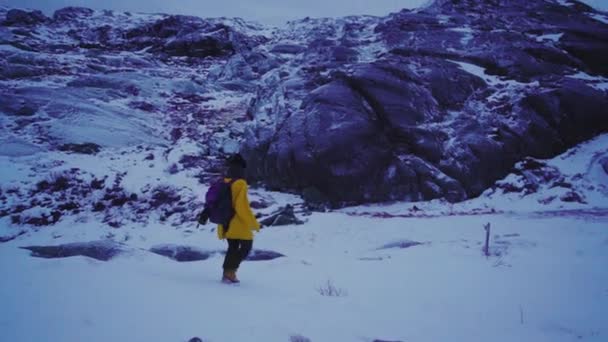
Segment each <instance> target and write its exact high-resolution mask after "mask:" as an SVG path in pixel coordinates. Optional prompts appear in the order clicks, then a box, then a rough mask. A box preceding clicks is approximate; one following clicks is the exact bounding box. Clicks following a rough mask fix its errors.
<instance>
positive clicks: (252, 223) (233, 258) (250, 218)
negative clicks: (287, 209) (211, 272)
mask: <svg viewBox="0 0 608 342" xmlns="http://www.w3.org/2000/svg"><path fill="white" fill-rule="evenodd" d="M227 167H228V170H227V172H226V177H225V178H224V182H225V183H230V189H231V193H232V206H233V208H234V216H233V217H232V219H231V220H230V223H229V224H228V227H227V228H228V229H226V228H225V227H224V226H223V225H221V224H219V225H218V228H217V235H218V238H219V239H220V240H223V239H226V240H227V241H228V251H227V252H226V257H225V259H224V265H223V268H224V274H223V276H222V282H224V283H238V282H239V280H238V278H237V277H236V272H237V270H238V268H239V265H240V264H241V261H243V259H245V258H246V257H247V255H248V254H249V252H250V251H251V247H252V245H253V232H252V230H254V229H255V230H256V231H259V230H260V224H259V223H258V221H257V219H256V218H255V216H254V215H253V212H252V211H251V207H250V206H249V199H248V198H247V181H246V180H245V168H246V167H247V163H246V162H245V159H243V157H242V156H241V155H240V154H238V153H237V154H235V155H233V156H232V157H230V158H229V159H228V162H227Z"/></svg>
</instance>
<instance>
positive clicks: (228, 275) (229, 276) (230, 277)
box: [222, 270, 239, 284]
mask: <svg viewBox="0 0 608 342" xmlns="http://www.w3.org/2000/svg"><path fill="white" fill-rule="evenodd" d="M222 283H225V284H236V283H239V280H238V279H237V278H236V271H233V270H225V271H224V275H223V276H222Z"/></svg>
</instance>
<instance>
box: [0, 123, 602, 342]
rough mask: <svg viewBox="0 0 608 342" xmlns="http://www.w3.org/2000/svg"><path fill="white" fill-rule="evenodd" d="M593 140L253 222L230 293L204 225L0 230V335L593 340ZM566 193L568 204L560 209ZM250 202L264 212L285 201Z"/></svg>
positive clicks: (70, 224)
mask: <svg viewBox="0 0 608 342" xmlns="http://www.w3.org/2000/svg"><path fill="white" fill-rule="evenodd" d="M607 140H608V136H606V135H603V136H601V137H599V138H597V139H595V140H593V141H591V142H589V143H586V144H583V145H581V146H579V147H577V148H575V149H573V150H571V151H569V152H567V153H565V154H564V155H561V156H559V157H557V158H555V159H551V160H546V161H542V160H539V161H536V163H537V164H535V165H544V166H543V167H542V168H538V167H534V168H530V167H528V168H525V167H521V168H518V170H524V171H518V173H517V174H513V175H510V176H508V177H507V178H505V179H504V180H502V181H500V182H498V184H499V185H497V187H496V189H495V190H493V191H488V192H487V193H484V195H483V196H482V197H480V198H478V199H474V200H471V201H467V202H463V203H460V204H456V205H450V204H447V203H441V202H428V203H416V204H415V206H416V208H414V207H413V205H414V204H411V203H410V204H408V203H395V204H393V205H382V206H378V205H374V206H365V207H357V208H346V209H343V210H342V211H337V212H329V213H312V214H311V215H310V216H307V217H306V223H305V224H303V225H288V226H279V227H266V228H264V229H262V231H261V232H260V233H259V234H258V235H257V236H256V240H255V243H254V250H255V252H254V253H253V254H252V256H251V258H252V260H251V261H246V262H245V264H244V265H243V267H242V270H241V271H240V273H241V280H242V284H241V285H240V286H236V287H234V286H228V285H223V284H221V283H220V282H219V276H220V265H221V262H222V256H221V252H222V251H223V250H224V248H225V247H224V243H223V242H221V241H219V240H217V239H216V237H215V233H214V232H213V229H212V227H210V226H205V227H202V228H201V229H196V228H195V226H194V223H193V222H185V223H182V224H180V225H177V226H176V227H172V226H171V225H169V224H168V223H166V222H161V221H158V220H155V222H153V223H148V224H138V223H128V224H125V225H124V226H121V227H120V228H118V229H117V228H113V227H111V226H108V225H107V224H104V223H103V222H102V221H101V220H100V218H99V217H96V216H95V215H90V214H88V213H87V214H81V215H79V216H75V217H70V218H68V219H62V220H61V221H60V222H58V223H57V224H54V225H52V226H48V227H44V228H41V229H37V230H30V229H28V230H23V228H20V227H19V226H15V225H11V224H8V222H6V221H3V224H2V227H1V229H2V230H1V231H0V232H1V233H0V235H1V236H3V239H4V240H8V239H9V238H7V237H10V236H14V237H15V238H14V239H13V240H10V241H7V242H5V243H2V244H0V269H1V270H2V271H3V273H4V274H5V275H7V276H6V277H4V278H3V281H2V282H1V283H0V300H1V301H2V303H3V311H2V312H3V314H2V316H0V326H2V330H3V336H4V337H5V338H6V339H7V340H10V341H39V340H48V341H83V340H87V341H108V340H115V341H127V340H128V341H144V340H145V341H188V340H189V339H190V338H192V337H195V336H196V337H200V338H201V339H202V340H203V341H242V340H254V341H308V340H310V341H370V342H371V341H412V340H414V341H448V340H451V341H486V340H492V341H575V340H576V341H578V340H583V341H598V342H599V341H605V340H606V338H607V337H608V330H606V327H607V326H608V325H607V324H606V323H607V321H606V317H607V314H608V311H607V309H606V308H607V307H608V287H606V284H608V272H607V271H606V267H605V266H606V263H607V262H608V254H607V253H606V250H607V248H608V231H607V230H606V229H605V228H606V225H607V224H608V208H607V207H606V203H608V201H607V200H606V196H608V194H607V188H606V184H607V183H606V182H605V180H606V177H607V174H606V171H605V169H604V168H605V166H604V165H606V161H605V160H606V155H607V154H608V150H607V149H606V146H608V144H606V141H607ZM116 162H117V163H118V161H116ZM124 163H125V164H126V165H125V167H126V166H127V165H129V160H124ZM528 163H531V162H530V161H528ZM85 164H86V163H85ZM104 164H105V163H104ZM5 165H6V164H5ZM108 165H112V164H111V163H108ZM3 167H5V166H4V165H3ZM17 168H18V167H17ZM540 169H543V170H545V171H547V170H548V171H547V172H545V173H543V174H546V175H550V177H545V178H544V181H538V182H537V183H535V184H536V186H535V187H534V188H535V189H536V190H535V191H531V192H529V193H526V190H522V191H521V192H516V191H514V190H513V189H515V187H520V188H522V189H527V188H526V187H525V183H524V180H526V179H529V178H530V177H533V176H534V177H538V172H537V171H539V170H540ZM602 172H603V173H602ZM555 174H559V175H560V176H559V177H555V176H554V175H555ZM141 176H142V177H141V179H140V181H143V180H144V179H146V174H145V173H142V174H141ZM152 177H154V176H153V175H152ZM534 179H536V178H534ZM557 180H559V182H560V184H561V185H557V186H555V183H554V182H555V181H557ZM134 181H135V180H134ZM173 181H174V182H176V183H178V182H184V183H183V184H187V183H186V182H185V180H180V179H173ZM129 183H130V182H129ZM566 183H568V184H569V185H565V184H566ZM506 184H512V187H511V186H509V187H507V186H505V185H506ZM504 189H509V191H508V192H507V193H506V194H503V193H502V192H504ZM570 192H575V193H577V194H578V195H577V196H578V197H576V198H579V197H580V198H582V199H583V201H579V202H576V201H574V202H573V201H570V200H568V198H570V197H572V196H568V195H567V194H568V193H570ZM254 193H255V194H254V195H253V196H252V197H253V198H254V199H256V200H259V199H262V198H263V199H266V200H271V201H275V202H276V204H278V205H283V204H286V203H292V204H295V205H297V204H298V202H299V200H298V198H297V197H294V196H288V195H282V194H278V193H270V192H265V191H261V190H256V191H254ZM547 197H555V199H554V200H553V201H547V200H546V198H547ZM486 223H490V232H491V234H490V244H489V255H490V256H488V257H485V256H484V253H483V244H484V238H485V231H484V228H483V226H484V225H485V224H486ZM21 231H23V233H20V232H21ZM71 243H76V244H71ZM45 246H46V247H45ZM53 246H63V247H61V248H57V247H53ZM24 247H26V248H28V249H30V250H31V251H33V252H32V254H31V255H32V256H30V251H28V250H25V249H23V248H24ZM36 255H37V256H45V257H50V258H52V259H44V258H36V257H33V256H36ZM70 255H75V256H73V257H69V258H59V259H57V257H61V256H64V257H65V256H70ZM78 255H86V256H78ZM165 256H170V258H167V257H165ZM172 258H173V259H172ZM177 260H180V261H189V262H178V261H177ZM191 260H194V261H191ZM196 260H198V261H196ZM225 317H229V318H225ZM234 322H238V323H234ZM32 324H35V327H36V328H35V329H32ZM235 324H236V325H235Z"/></svg>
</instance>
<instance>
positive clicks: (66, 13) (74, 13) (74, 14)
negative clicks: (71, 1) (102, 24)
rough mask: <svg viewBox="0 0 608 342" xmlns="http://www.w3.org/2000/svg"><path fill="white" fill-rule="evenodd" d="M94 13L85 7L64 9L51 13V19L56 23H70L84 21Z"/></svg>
mask: <svg viewBox="0 0 608 342" xmlns="http://www.w3.org/2000/svg"><path fill="white" fill-rule="evenodd" d="M93 13H94V11H93V10H92V9H90V8H85V7H64V8H62V9H58V10H56V11H55V13H53V19H54V20H56V21H70V20H74V19H84V18H87V17H90V16H91V15H93Z"/></svg>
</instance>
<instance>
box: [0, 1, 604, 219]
mask: <svg viewBox="0 0 608 342" xmlns="http://www.w3.org/2000/svg"><path fill="white" fill-rule="evenodd" d="M0 22H1V23H0V89H1V93H0V113H2V115H1V116H0V125H1V126H2V136H0V140H1V144H2V146H3V147H2V149H1V150H2V151H0V154H1V155H3V156H7V157H11V156H27V155H33V154H35V153H39V152H41V151H50V152H52V153H59V154H61V153H64V154H65V153H92V154H95V153H99V151H102V152H103V151H110V150H120V151H121V153H122V154H129V155H133V156H136V157H137V159H138V160H140V161H141V160H146V159H144V158H148V156H149V155H152V157H151V158H152V160H153V159H154V156H155V155H157V156H158V155H162V156H164V157H165V158H169V159H171V158H173V159H175V163H174V164H173V166H172V169H171V170H170V171H171V173H172V174H173V173H179V172H182V171H188V170H189V171H190V172H191V173H190V175H194V174H199V173H200V172H204V173H206V174H213V173H216V172H217V171H218V170H217V167H216V166H215V164H216V163H215V161H216V160H217V158H219V157H221V156H222V155H223V154H225V153H232V152H235V151H239V150H240V151H241V152H242V153H244V154H245V155H246V157H247V158H248V159H249V160H250V163H249V165H250V167H249V176H250V177H251V179H252V180H253V181H257V182H259V183H261V184H265V185H266V186H268V187H269V188H270V189H275V190H282V191H295V192H298V193H301V194H303V195H304V198H305V199H306V200H307V201H309V202H318V203H329V204H331V205H333V206H340V205H345V204H354V203H365V202H377V201H387V200H408V201H417V200H429V199H434V198H445V199H447V200H449V201H454V202H455V201H461V200H464V199H467V198H471V197H475V196H477V195H479V194H480V193H481V192H483V191H484V190H485V189H487V188H489V187H490V186H492V185H493V184H494V182H495V181H497V180H498V179H501V178H503V177H504V176H506V175H507V174H508V173H509V172H510V171H511V170H512V167H513V166H514V165H515V163H517V162H518V161H521V160H523V159H524V158H525V157H534V158H547V157H551V156H555V155H557V154H559V153H561V152H563V151H565V150H566V149H567V148H569V147H572V146H574V145H576V144H578V143H580V142H582V141H584V140H587V139H590V138H592V137H594V136H596V135H598V134H599V133H601V132H606V131H608V117H607V113H606V110H605V108H606V107H607V106H608V93H607V90H608V65H607V64H606V63H605V61H604V58H603V56H606V55H608V15H606V14H605V13H602V12H599V11H596V10H594V9H593V8H591V7H589V6H587V5H584V4H582V3H580V2H578V1H570V0H563V1H523V0H500V1H499V0H485V1H467V0H437V1H435V2H433V3H432V4H430V5H428V6H426V7H424V8H420V9H417V10H413V11H410V10H403V11H400V12H398V13H392V14H389V15H387V16H386V17H372V16H353V17H345V18H335V19H331V18H325V19H311V18H305V19H302V20H298V21H294V22H290V23H289V24H288V25H287V26H286V27H284V28H280V29H279V28H268V27H264V26H261V25H258V24H255V23H250V22H246V21H243V20H240V19H227V18H215V19H202V18H197V17H188V16H173V15H161V14H158V15H147V14H135V13H116V12H112V11H93V10H90V9H86V8H73V7H69V8H65V9H62V10H58V11H57V12H55V13H54V15H53V17H47V16H45V15H44V14H42V13H41V12H38V11H25V10H19V9H2V10H0ZM186 145H187V146H191V148H189V149H187V152H183V153H182V154H180V155H179V156H177V157H176V156H172V157H171V155H173V154H175V152H174V151H175V150H178V148H177V147H179V146H186ZM146 151H147V152H146ZM156 152H158V154H157V153H156ZM167 156H170V157H167ZM55 158H56V159H61V158H60V157H58V156H55ZM147 160H150V159H147ZM50 164H52V163H50ZM48 170H49V168H48V167H47V168H45V167H44V165H42V166H39V167H38V169H37V170H36V172H40V173H41V174H44V173H45V172H47V171H48ZM115 171H116V172H117V173H118V174H120V171H121V170H115ZM118 178H119V177H117V179H118ZM200 179H201V181H202V182H205V181H206V178H205V177H202V178H200ZM28 196H29V195H26V194H24V195H23V196H21V197H15V199H14V200H13V201H12V202H11V203H13V204H14V202H19V201H25V200H27V199H29V197H28ZM79 196H84V197H86V196H88V195H87V191H82V193H81V194H80V195H79ZM152 197H153V196H152ZM121 198H122V197H121ZM125 198H127V200H126V201H125V202H128V201H129V200H131V201H135V200H136V199H137V197H136V198H135V199H134V198H132V197H129V196H125ZM129 198H130V199H129ZM139 200H141V196H140V197H139ZM108 201H109V202H111V201H112V198H110V199H109V200H108ZM150 201H151V202H153V199H150ZM119 202H120V201H119ZM125 202H122V204H124V203H125ZM95 203H99V202H96V201H91V203H90V205H91V206H94V205H95ZM5 204H6V201H5ZM106 204H107V203H106ZM98 208H99V207H98ZM7 213H8V211H5V214H7Z"/></svg>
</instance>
